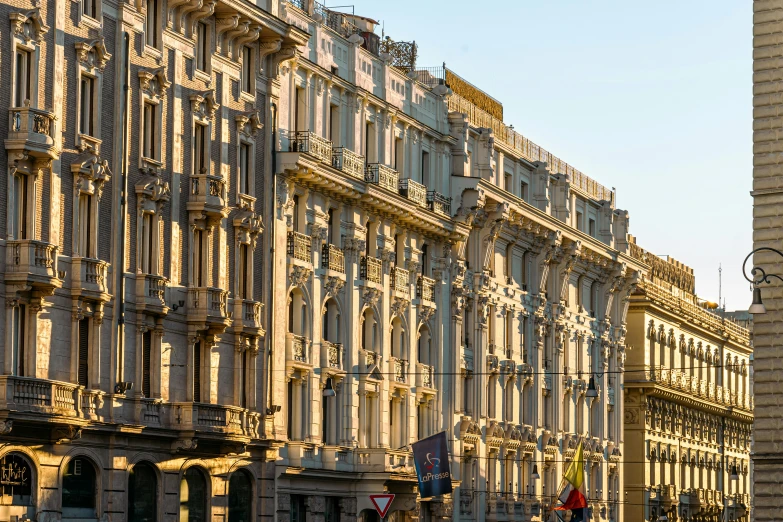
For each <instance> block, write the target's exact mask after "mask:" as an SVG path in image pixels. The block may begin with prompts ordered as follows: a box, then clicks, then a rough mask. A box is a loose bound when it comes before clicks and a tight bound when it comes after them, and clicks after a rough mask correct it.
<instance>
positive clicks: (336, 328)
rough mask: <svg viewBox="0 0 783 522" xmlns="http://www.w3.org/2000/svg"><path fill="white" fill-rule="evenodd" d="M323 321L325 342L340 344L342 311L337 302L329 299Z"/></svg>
mask: <svg viewBox="0 0 783 522" xmlns="http://www.w3.org/2000/svg"><path fill="white" fill-rule="evenodd" d="M325 308H326V310H325V311H324V316H323V318H322V321H323V340H324V341H329V342H332V343H339V342H340V335H341V332H340V310H339V309H338V308H337V302H336V301H335V300H334V299H329V300H328V301H327V302H326V307H325Z"/></svg>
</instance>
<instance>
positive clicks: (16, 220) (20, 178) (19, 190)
mask: <svg viewBox="0 0 783 522" xmlns="http://www.w3.org/2000/svg"><path fill="white" fill-rule="evenodd" d="M29 180H30V178H28V177H27V176H25V175H22V174H14V176H13V178H12V184H13V186H12V187H11V191H12V192H11V194H12V195H13V197H14V208H15V212H14V214H13V215H12V219H13V222H12V223H11V230H12V233H13V235H14V238H15V239H31V237H29V236H30V234H29V229H28V226H27V222H28V220H27V205H28V197H29V193H28V183H29Z"/></svg>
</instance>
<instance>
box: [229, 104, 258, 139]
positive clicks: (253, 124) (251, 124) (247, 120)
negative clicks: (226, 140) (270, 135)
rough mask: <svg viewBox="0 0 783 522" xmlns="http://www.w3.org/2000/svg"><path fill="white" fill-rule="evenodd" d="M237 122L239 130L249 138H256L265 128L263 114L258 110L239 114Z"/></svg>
mask: <svg viewBox="0 0 783 522" xmlns="http://www.w3.org/2000/svg"><path fill="white" fill-rule="evenodd" d="M236 122H237V130H238V131H239V132H240V134H242V135H243V136H246V137H248V138H254V137H255V136H256V134H258V131H259V130H261V129H263V128H264V124H263V123H261V113H260V111H259V110H258V109H253V110H251V111H248V112H243V113H240V114H237V116H236Z"/></svg>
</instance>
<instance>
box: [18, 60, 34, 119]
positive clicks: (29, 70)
mask: <svg viewBox="0 0 783 522" xmlns="http://www.w3.org/2000/svg"><path fill="white" fill-rule="evenodd" d="M32 74H33V53H32V52H30V51H26V50H25V49H19V48H17V49H16V84H15V86H14V107H24V106H25V100H29V101H30V102H32V99H31V96H30V89H31V88H32V83H33V82H32Z"/></svg>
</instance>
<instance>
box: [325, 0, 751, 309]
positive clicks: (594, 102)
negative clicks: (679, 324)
mask: <svg viewBox="0 0 783 522" xmlns="http://www.w3.org/2000/svg"><path fill="white" fill-rule="evenodd" d="M341 3H342V2H341ZM345 3H353V4H354V6H355V12H356V14H358V15H362V16H367V17H370V18H374V19H376V20H381V21H382V22H383V25H384V26H385V32H386V35H387V36H390V37H391V38H392V39H394V40H402V41H410V40H415V41H416V43H417V44H418V48H419V58H418V61H417V65H418V66H420V67H424V66H439V65H441V64H442V63H443V62H444V61H445V62H446V66H447V67H449V68H450V69H451V70H453V71H454V72H456V73H458V74H459V75H461V76H463V77H464V78H465V79H467V80H468V81H470V82H471V83H473V84H474V85H476V86H477V87H479V88H481V89H483V90H484V91H486V92H487V93H489V94H490V95H491V96H493V97H495V98H497V99H498V100H500V101H501V102H502V103H503V108H504V120H505V122H506V123H507V124H513V125H514V127H515V128H516V130H517V131H519V132H521V133H522V134H523V135H525V136H526V137H528V138H530V139H531V140H533V141H534V142H535V143H538V144H539V145H541V146H542V147H544V148H546V149H547V150H549V151H550V152H552V153H553V154H555V155H556V156H558V157H560V158H561V159H563V160H565V161H566V162H568V163H570V164H572V165H573V166H574V167H576V168H577V169H579V170H581V171H582V172H584V173H585V174H587V175H588V176H590V177H592V178H594V179H596V180H597V181H598V182H599V183H602V184H603V185H605V186H608V187H616V188H617V205H618V207H619V208H622V209H626V210H628V211H629V212H630V216H631V233H632V234H634V235H635V236H636V237H637V241H638V243H639V244H640V246H642V247H643V248H645V249H647V250H649V251H651V252H653V253H655V254H659V255H670V256H672V257H674V258H675V259H678V260H680V261H682V262H684V263H685V264H687V265H689V266H691V267H693V268H694V269H695V271H696V286H697V292H698V293H699V295H700V297H703V298H706V299H709V300H711V301H717V298H718V265H719V264H722V265H723V296H724V297H725V298H726V306H727V308H728V309H729V310H733V309H737V308H739V309H747V307H748V305H749V304H750V300H751V295H750V292H749V290H748V285H747V283H746V282H745V280H744V279H743V277H742V273H741V265H742V261H743V259H744V258H745V256H746V255H747V253H749V252H750V250H751V249H752V221H751V220H752V198H751V197H750V195H749V192H750V190H751V188H752V52H751V46H752V41H751V38H752V6H751V5H750V4H749V3H748V2H745V1H742V0H709V1H707V0H659V1H657V2H654V3H652V2H641V1H638V0H617V1H610V0H589V1H585V0H535V1H534V0H517V1H508V0H506V1H501V0H496V1H482V2H474V1H467V0H455V1H451V2H442V1H438V2H436V1H433V0H396V1H395V2H379V1H377V0H355V1H353V2H345ZM326 5H327V7H331V6H333V5H337V4H334V3H327V4H326ZM339 10H341V11H350V8H347V9H339ZM376 32H378V33H380V29H378V30H377V31H376Z"/></svg>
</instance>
